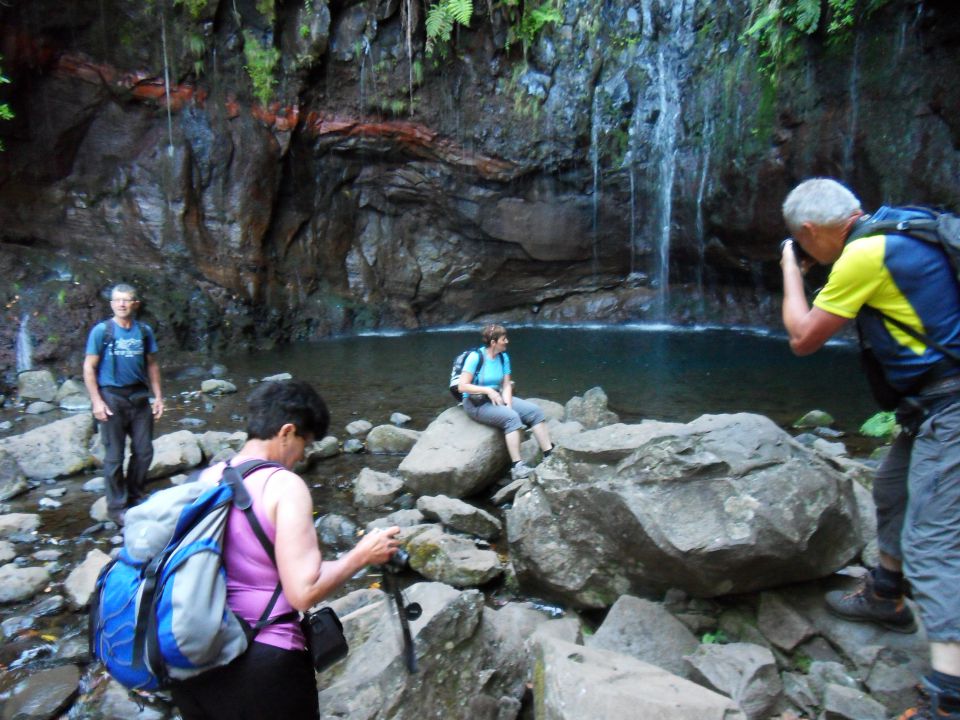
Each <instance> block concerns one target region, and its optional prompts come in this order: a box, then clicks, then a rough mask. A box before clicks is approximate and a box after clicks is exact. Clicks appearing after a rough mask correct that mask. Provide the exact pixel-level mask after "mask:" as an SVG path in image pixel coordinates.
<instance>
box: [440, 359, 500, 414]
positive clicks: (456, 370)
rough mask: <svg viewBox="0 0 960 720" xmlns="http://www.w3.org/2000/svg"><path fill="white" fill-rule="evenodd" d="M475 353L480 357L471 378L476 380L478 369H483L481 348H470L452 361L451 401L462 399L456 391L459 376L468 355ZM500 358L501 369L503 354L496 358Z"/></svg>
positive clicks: (478, 373)
mask: <svg viewBox="0 0 960 720" xmlns="http://www.w3.org/2000/svg"><path fill="white" fill-rule="evenodd" d="M472 352H475V353H477V354H479V355H480V361H479V362H478V363H477V369H476V372H474V373H473V377H474V378H476V377H477V376H479V375H480V369H481V368H482V367H483V356H484V354H485V353H484V352H483V348H482V347H481V348H470V349H469V350H464V351H463V352H462V353H460V354H459V355H457V356H456V357H455V358H454V359H453V367H452V368H451V369H450V384H449V387H450V394H451V395H453V399H454V400H456V401H457V402H460V400H462V399H463V395H462V394H461V393H460V391H459V390H457V386H458V385H459V384H460V375H462V374H463V366H464V365H465V364H466V362H467V358H468V357H469V356H470V353H472ZM498 357H499V358H500V367H501V369H502V368H503V353H500V355H499V356H498Z"/></svg>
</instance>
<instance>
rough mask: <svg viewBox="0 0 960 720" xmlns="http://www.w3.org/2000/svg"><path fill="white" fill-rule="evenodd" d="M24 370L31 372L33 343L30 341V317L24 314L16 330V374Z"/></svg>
mask: <svg viewBox="0 0 960 720" xmlns="http://www.w3.org/2000/svg"><path fill="white" fill-rule="evenodd" d="M26 370H33V342H32V341H31V340H30V316H29V315H27V314H26V313H24V314H23V316H22V317H21V318H20V329H19V330H17V372H18V373H21V372H24V371H26Z"/></svg>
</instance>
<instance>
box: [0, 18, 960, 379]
mask: <svg viewBox="0 0 960 720" xmlns="http://www.w3.org/2000/svg"><path fill="white" fill-rule="evenodd" d="M765 4H766V3H762V2H759V0H727V1H726V2H723V3H717V2H706V1H704V0H639V2H637V3H635V4H632V5H631V4H628V3H606V2H598V1H597V0H565V1H564V2H561V3H559V4H558V7H560V8H561V12H562V18H563V19H562V21H560V22H557V23H554V24H550V23H548V24H546V25H545V26H544V28H543V29H542V31H541V32H540V33H539V34H538V35H537V38H536V40H535V41H534V42H532V43H530V44H529V45H528V46H524V45H523V44H521V43H520V42H514V43H513V44H512V45H511V46H510V47H509V49H505V45H506V40H507V38H508V33H509V32H510V26H509V23H507V22H506V20H505V19H504V17H505V16H504V14H503V13H504V11H505V7H506V6H504V7H500V6H496V5H494V6H482V5H481V4H479V3H478V4H476V5H475V7H474V12H475V15H474V18H473V20H472V23H471V25H470V27H469V28H460V29H459V30H458V31H457V32H455V34H454V38H453V41H452V43H451V44H450V45H449V47H448V53H447V55H446V56H445V57H440V56H439V55H435V56H434V57H432V58H431V57H429V56H427V55H426V54H425V52H424V50H423V48H424V39H425V35H424V32H425V31H424V22H423V20H424V19H423V7H422V5H421V4H419V3H413V2H408V1H407V0H404V1H402V2H398V1H397V0H392V1H391V0H365V1H362V2H353V3H347V2H339V1H336V0H334V1H332V2H329V3H328V2H327V0H296V1H295V2H293V1H291V2H281V1H279V0H278V1H277V2H275V3H274V2H268V1H266V0H258V1H257V2H254V0H229V1H227V0H206V1H204V0H190V1H189V2H188V1H186V0H184V1H182V2H181V1H175V0H151V1H147V2H129V1H126V2H124V1H121V0H97V1H96V2H94V1H93V0H77V2H71V3H68V4H67V5H66V6H65V5H64V4H63V3H58V2H52V0H11V1H10V2H8V3H5V4H4V5H3V6H2V7H0V25H2V55H3V60H2V66H3V69H4V71H5V74H7V75H8V76H9V77H10V79H11V80H12V82H11V83H10V84H9V85H5V86H2V92H3V96H2V97H0V99H4V100H6V101H7V102H9V103H10V104H11V106H12V109H13V110H14V112H15V113H16V118H15V119H14V120H12V121H9V122H3V123H0V134H2V139H3V141H4V144H5V145H6V151H5V152H4V153H3V154H2V155H0V273H2V275H0V278H2V285H3V288H2V289H3V293H4V302H5V305H6V311H5V321H4V323H3V326H2V328H0V336H2V337H0V366H2V367H3V368H5V369H7V370H9V369H12V368H13V366H14V357H13V348H14V347H15V335H16V333H17V330H18V328H19V327H20V325H21V324H22V321H23V319H24V318H27V317H29V318H30V331H31V333H32V336H33V346H34V352H35V357H36V359H38V360H48V361H64V362H66V361H69V362H70V363H71V364H73V363H75V362H76V361H77V358H78V355H79V348H78V347H77V346H78V345H79V341H78V340H76V338H75V336H76V333H77V328H84V327H85V326H86V325H87V324H88V323H90V322H92V321H94V320H95V319H99V318H100V317H101V316H102V315H103V314H105V312H106V305H105V304H102V303H101V300H100V294H101V293H102V291H103V289H104V288H105V287H107V286H108V285H109V284H110V283H111V282H116V281H120V280H127V281H133V282H134V283H136V284H139V285H140V286H141V287H142V289H143V291H144V294H145V296H146V298H147V301H148V303H147V308H146V309H147V319H148V320H151V321H152V322H154V323H155V324H157V325H158V326H159V328H160V330H161V335H162V336H163V337H164V338H165V340H166V346H167V347H171V346H178V347H180V348H182V349H223V348H227V347H235V346H237V345H238V344H239V345H244V344H246V345H249V344H258V343H264V342H278V341H279V342H284V341H289V340H296V339H308V338H314V337H319V336H323V335H326V334H329V333H333V332H343V331H351V330H357V329H371V328H381V327H404V328H415V327H421V326H427V325H436V324H445V323H456V322H462V321H469V320H474V319H477V318H485V317H497V318H500V319H506V320H508V321H511V322H517V321H554V322H571V321H578V320H583V319H591V320H594V319H596V320H601V321H611V322H617V321H623V320H627V319H631V320H632V319H640V320H642V319H651V318H657V319H661V318H662V319H670V320H676V321H690V320H703V319H706V320H719V321H721V322H723V321H730V322H732V321H736V322H743V321H748V322H754V323H761V324H762V323H764V322H776V307H775V303H771V302H770V300H769V295H770V293H771V292H775V291H776V289H777V287H778V285H779V281H778V278H777V272H776V257H775V255H776V253H775V248H776V246H777V240H778V239H779V237H780V236H781V234H782V233H783V229H782V223H781V221H780V217H779V205H780V202H781V201H782V198H783V196H784V194H785V193H786V192H787V191H788V189H789V188H790V187H791V186H792V185H793V184H794V183H795V182H796V181H798V180H799V179H802V178H803V177H806V176H810V175H813V174H829V175H833V176H837V177H840V178H843V179H845V180H846V181H848V182H849V183H850V184H851V185H852V186H853V187H854V188H855V189H856V190H857V191H858V193H859V194H860V195H861V197H862V198H863V199H864V201H865V204H866V205H867V206H868V207H872V206H874V205H876V204H879V203H881V202H907V201H924V202H930V203H941V204H947V205H953V206H958V205H960V183H958V182H957V177H958V174H960V155H958V148H960V121H958V120H957V118H958V117H960V112H958V111H960V90H958V89H957V85H956V83H955V82H953V81H952V76H951V75H950V74H949V73H947V72H946V71H945V68H952V67H956V61H957V56H958V53H960V50H958V36H960V35H958V33H960V19H957V17H956V16H955V14H951V13H949V9H950V3H948V2H947V0H927V1H926V2H923V3H920V2H913V1H909V0H891V2H889V3H887V4H886V5H885V6H884V7H883V8H882V9H881V10H880V11H879V12H877V13H875V14H874V15H872V16H871V17H869V18H868V19H866V20H864V21H863V22H861V23H859V24H858V25H857V26H856V27H855V29H854V31H853V32H852V34H851V35H850V37H849V40H848V41H846V42H844V43H842V44H833V45H828V44H827V43H826V41H825V38H824V37H823V34H822V32H821V34H819V35H816V34H815V35H813V36H810V37H803V38H802V39H801V40H799V41H798V42H797V43H795V50H796V55H797V57H796V58H795V59H794V60H793V62H792V64H790V65H788V66H786V67H785V68H784V69H783V70H782V71H781V73H780V74H779V76H778V81H777V82H776V83H774V82H771V81H770V80H769V78H768V76H766V75H764V74H762V73H761V72H760V71H759V70H758V67H759V66H760V61H759V59H758V55H757V52H758V51H757V48H756V47H755V46H754V43H753V42H752V41H750V40H744V39H742V36H743V33H744V31H745V29H746V28H747V27H748V26H749V25H750V23H751V22H752V21H753V20H755V19H756V17H757V13H758V12H759V8H758V6H762V5H765ZM408 19H409V21H408ZM408 26H409V28H410V32H409V33H408V32H407V29H408ZM408 38H409V39H408ZM255 47H259V48H261V50H263V49H264V48H276V50H277V51H279V55H278V61H277V63H276V66H275V68H274V70H273V74H272V77H273V79H274V80H275V85H274V87H273V88H272V93H271V100H270V101H269V102H266V103H264V102H263V100H264V99H265V97H266V96H265V94H264V93H265V91H264V89H263V85H262V84H261V86H260V92H259V94H260V99H259V100H258V99H257V98H256V97H255V92H254V87H253V85H252V83H251V76H254V77H260V78H262V77H264V75H263V73H262V72H260V71H262V69H263V67H264V61H263V60H262V59H258V57H257V56H256V55H254V54H251V53H250V50H251V49H253V48H255ZM245 49H246V54H245ZM267 64H269V63H267ZM258 72H260V74H259V75H258ZM267 77H269V76H267ZM262 82H263V81H262V80H261V83H262ZM267 92H269V91H267ZM67 339H69V340H70V342H65V341H66V340H67Z"/></svg>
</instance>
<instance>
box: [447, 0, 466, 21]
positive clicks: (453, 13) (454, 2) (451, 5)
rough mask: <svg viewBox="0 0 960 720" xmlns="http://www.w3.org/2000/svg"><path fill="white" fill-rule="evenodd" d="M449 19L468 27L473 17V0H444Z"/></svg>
mask: <svg viewBox="0 0 960 720" xmlns="http://www.w3.org/2000/svg"><path fill="white" fill-rule="evenodd" d="M444 5H445V6H446V8H447V11H448V12H449V13H450V17H452V18H453V19H454V20H456V21H457V22H458V23H460V24H461V25H464V26H466V25H469V24H470V19H471V18H472V17H473V0H444Z"/></svg>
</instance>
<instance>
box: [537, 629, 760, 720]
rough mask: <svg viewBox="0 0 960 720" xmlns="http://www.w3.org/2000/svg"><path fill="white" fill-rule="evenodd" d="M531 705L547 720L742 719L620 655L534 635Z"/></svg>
mask: <svg viewBox="0 0 960 720" xmlns="http://www.w3.org/2000/svg"><path fill="white" fill-rule="evenodd" d="M536 651H537V654H536V660H535V665H534V677H536V678H538V681H537V682H536V683H534V688H533V691H534V705H535V706H536V708H537V716H538V717H543V718H550V720H624V718H669V719H670V720H743V718H744V715H743V713H741V712H739V711H738V709H737V706H736V705H735V704H734V702H733V701H732V700H731V699H730V698H728V697H723V696H722V695H718V694H717V693H715V692H712V691H710V690H708V689H707V688H704V687H701V686H699V685H695V684H694V683H692V682H690V681H688V680H684V679H683V678H680V677H677V676H676V675H672V674H670V673H668V672H667V671H666V670H663V669H661V668H658V667H656V666H654V665H650V664H649V663H645V662H642V661H640V660H637V659H636V658H632V657H630V656H628V655H623V654H621V653H615V652H610V651H608V650H599V649H595V648H588V647H583V646H582V645H574V644H572V643H568V642H564V641H562V640H557V639H554V638H551V637H549V636H546V635H544V634H540V635H538V636H537V645H536Z"/></svg>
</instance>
